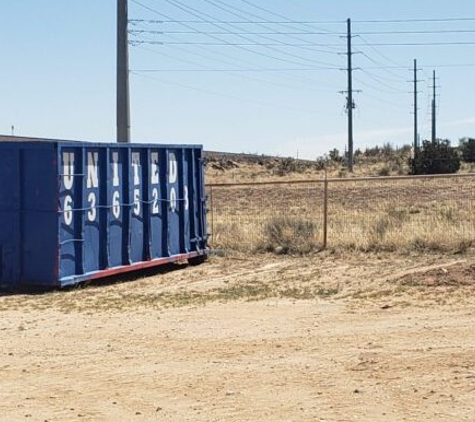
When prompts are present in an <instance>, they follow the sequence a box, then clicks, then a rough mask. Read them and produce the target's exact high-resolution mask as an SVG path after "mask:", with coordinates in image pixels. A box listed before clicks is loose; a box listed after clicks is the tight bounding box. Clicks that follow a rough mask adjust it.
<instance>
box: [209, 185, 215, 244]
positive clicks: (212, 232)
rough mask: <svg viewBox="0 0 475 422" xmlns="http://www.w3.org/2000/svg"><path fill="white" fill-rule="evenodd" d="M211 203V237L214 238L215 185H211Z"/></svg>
mask: <svg viewBox="0 0 475 422" xmlns="http://www.w3.org/2000/svg"><path fill="white" fill-rule="evenodd" d="M209 205H210V209H211V239H213V240H214V204H213V186H210V187H209Z"/></svg>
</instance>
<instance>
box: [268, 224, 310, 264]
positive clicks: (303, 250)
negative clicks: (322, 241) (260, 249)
mask: <svg viewBox="0 0 475 422" xmlns="http://www.w3.org/2000/svg"><path fill="white" fill-rule="evenodd" d="M317 248H318V242H317V225H316V224H315V223H314V222H313V221H310V220H307V219H304V218H301V217H288V216H279V217H274V218H272V219H270V220H269V221H268V222H267V223H266V224H265V226H264V249H265V250H267V251H271V252H275V253H279V254H298V255H304V254H308V253H310V252H312V251H314V250H316V249H317Z"/></svg>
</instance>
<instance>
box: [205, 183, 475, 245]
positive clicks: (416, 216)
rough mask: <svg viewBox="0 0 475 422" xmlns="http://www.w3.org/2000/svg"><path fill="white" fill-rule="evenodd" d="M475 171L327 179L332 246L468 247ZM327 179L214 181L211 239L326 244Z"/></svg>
mask: <svg viewBox="0 0 475 422" xmlns="http://www.w3.org/2000/svg"><path fill="white" fill-rule="evenodd" d="M474 191H475V175H474V176H473V177H464V178H447V179H402V180H391V179H377V178H375V179H374V180H363V181H358V180H357V179H353V180H351V181H349V182H345V183H342V182H338V181H337V182H333V183H330V184H329V193H328V247H331V248H344V249H352V250H361V251H375V250H387V251H399V250H408V251H410V250H435V251H438V250H440V251H450V252H463V251H464V250H466V249H467V248H468V247H470V246H471V245H472V242H473V239H474V235H475V226H474V222H475V197H474V195H473V192H474ZM323 202H324V194H323V183H321V181H315V182H302V183H301V184H279V185H273V184H268V185H256V186H251V185H248V186H241V187H240V186H233V187H222V188H219V187H214V188H213V207H212V209H211V212H210V215H209V218H210V219H209V224H210V228H211V230H212V235H213V236H212V246H213V247H216V248H221V249H227V250H237V251H243V252H249V251H256V250H267V251H269V250H271V251H275V252H278V253H291V254H300V253H309V252H312V251H315V250H317V249H319V248H320V247H321V245H322V244H323V221H324V219H323V210H324V207H323Z"/></svg>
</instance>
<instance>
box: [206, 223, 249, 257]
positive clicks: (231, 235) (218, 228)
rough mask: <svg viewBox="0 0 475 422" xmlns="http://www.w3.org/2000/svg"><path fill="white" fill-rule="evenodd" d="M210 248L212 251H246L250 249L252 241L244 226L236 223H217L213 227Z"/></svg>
mask: <svg viewBox="0 0 475 422" xmlns="http://www.w3.org/2000/svg"><path fill="white" fill-rule="evenodd" d="M211 246H212V247H213V248H214V249H225V250H231V251H248V250H251V249H252V239H250V238H249V236H248V235H247V233H246V230H245V226H244V225H243V224H240V223H238V222H227V223H226V222H218V223H216V224H215V225H214V228H213V233H212V238H211Z"/></svg>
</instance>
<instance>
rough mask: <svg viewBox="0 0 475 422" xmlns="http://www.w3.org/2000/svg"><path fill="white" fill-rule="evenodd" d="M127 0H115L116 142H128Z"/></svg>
mask: <svg viewBox="0 0 475 422" xmlns="http://www.w3.org/2000/svg"><path fill="white" fill-rule="evenodd" d="M127 1H128V0H117V142H121V143H129V142H130V99H129V37H128V33H127V26H128V20H129V17H128V4H127Z"/></svg>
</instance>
